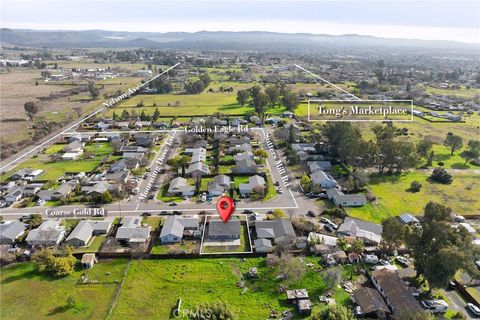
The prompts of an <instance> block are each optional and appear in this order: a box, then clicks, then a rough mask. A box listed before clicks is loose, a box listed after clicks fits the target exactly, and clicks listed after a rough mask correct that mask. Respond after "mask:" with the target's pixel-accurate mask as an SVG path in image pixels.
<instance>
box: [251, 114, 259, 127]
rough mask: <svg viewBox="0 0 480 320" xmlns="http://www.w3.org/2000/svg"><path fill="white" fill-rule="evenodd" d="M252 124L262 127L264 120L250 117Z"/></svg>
mask: <svg viewBox="0 0 480 320" xmlns="http://www.w3.org/2000/svg"><path fill="white" fill-rule="evenodd" d="M250 122H251V123H253V124H256V125H261V124H262V119H260V118H259V117H257V116H251V117H250Z"/></svg>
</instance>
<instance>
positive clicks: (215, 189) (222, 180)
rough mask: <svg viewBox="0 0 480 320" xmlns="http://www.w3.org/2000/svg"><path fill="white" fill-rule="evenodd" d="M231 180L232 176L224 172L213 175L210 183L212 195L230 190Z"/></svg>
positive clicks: (209, 191) (209, 192) (209, 188)
mask: <svg viewBox="0 0 480 320" xmlns="http://www.w3.org/2000/svg"><path fill="white" fill-rule="evenodd" d="M230 182H231V179H230V177H229V176H226V175H224V174H219V175H218V176H215V177H213V178H212V180H211V181H210V182H209V183H208V194H209V195H211V196H221V195H222V194H223V193H224V192H225V191H228V190H230Z"/></svg>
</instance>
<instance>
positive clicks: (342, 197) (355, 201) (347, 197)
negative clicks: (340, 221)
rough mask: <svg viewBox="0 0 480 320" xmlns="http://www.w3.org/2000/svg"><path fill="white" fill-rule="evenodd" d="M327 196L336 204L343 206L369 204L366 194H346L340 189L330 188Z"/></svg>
mask: <svg viewBox="0 0 480 320" xmlns="http://www.w3.org/2000/svg"><path fill="white" fill-rule="evenodd" d="M327 197H328V199H330V200H332V201H333V203H334V204H335V205H337V206H342V207H360V206H364V205H366V204H367V197H365V195H364V194H344V193H343V192H342V191H341V190H338V189H328V190H327Z"/></svg>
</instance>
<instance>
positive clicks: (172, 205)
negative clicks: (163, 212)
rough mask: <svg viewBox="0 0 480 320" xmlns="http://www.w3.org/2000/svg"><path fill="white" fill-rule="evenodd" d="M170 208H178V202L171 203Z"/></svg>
mask: <svg viewBox="0 0 480 320" xmlns="http://www.w3.org/2000/svg"><path fill="white" fill-rule="evenodd" d="M169 206H170V207H176V206H177V203H176V202H170V204H169Z"/></svg>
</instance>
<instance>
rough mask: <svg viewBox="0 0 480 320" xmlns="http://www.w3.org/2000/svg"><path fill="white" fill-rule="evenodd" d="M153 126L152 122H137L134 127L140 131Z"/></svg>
mask: <svg viewBox="0 0 480 320" xmlns="http://www.w3.org/2000/svg"><path fill="white" fill-rule="evenodd" d="M151 124H152V122H151V121H140V120H139V121H135V123H134V125H133V126H134V127H135V129H136V130H140V129H142V128H144V127H145V128H148V127H150V125H151Z"/></svg>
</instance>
